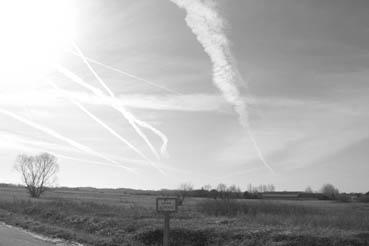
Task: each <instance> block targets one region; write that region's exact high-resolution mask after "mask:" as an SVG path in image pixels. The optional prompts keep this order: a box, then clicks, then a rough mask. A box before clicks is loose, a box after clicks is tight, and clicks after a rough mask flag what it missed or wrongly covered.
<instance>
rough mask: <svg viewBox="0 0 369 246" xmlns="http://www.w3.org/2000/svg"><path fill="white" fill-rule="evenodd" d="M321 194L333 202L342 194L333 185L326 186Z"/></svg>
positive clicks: (321, 190)
mask: <svg viewBox="0 0 369 246" xmlns="http://www.w3.org/2000/svg"><path fill="white" fill-rule="evenodd" d="M320 192H321V193H322V194H323V195H326V196H327V197H328V198H329V199H331V200H334V199H336V198H337V197H338V195H339V193H340V192H339V190H338V189H337V188H336V187H334V185H332V184H324V185H323V186H322V188H321V189H320Z"/></svg>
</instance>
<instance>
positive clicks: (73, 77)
mask: <svg viewBox="0 0 369 246" xmlns="http://www.w3.org/2000/svg"><path fill="white" fill-rule="evenodd" d="M56 68H57V70H58V71H59V72H61V73H62V74H64V75H65V76H66V77H68V78H70V79H71V80H72V81H74V82H76V83H78V84H79V85H81V86H83V87H85V88H86V89H89V90H91V91H92V92H93V93H94V94H95V95H96V96H98V97H99V98H102V99H103V100H105V98H106V97H105V95H104V94H103V93H102V92H101V91H100V90H99V89H97V88H95V87H93V86H90V85H89V84H88V83H86V82H85V81H83V79H81V78H80V77H79V76H78V75H76V74H74V73H73V72H71V71H69V70H68V69H66V68H64V67H62V66H60V65H57V66H56ZM70 98H71V97H70ZM112 106H113V107H114V108H115V109H116V110H118V111H119V112H121V113H122V111H120V110H119V108H117V107H116V104H115V103H114V104H112ZM123 112H124V113H125V115H124V116H125V117H126V118H127V120H128V121H129V123H132V117H131V114H128V113H126V111H123ZM131 125H132V124H131ZM134 127H136V128H137V126H136V125H135V124H134ZM163 142H164V144H165V143H166V142H167V139H166V138H164V139H163ZM128 146H129V147H130V148H131V149H132V150H134V151H135V152H136V153H137V154H139V155H140V156H142V152H141V151H139V150H138V148H136V147H135V146H133V144H130V143H129V144H128ZM131 146H133V147H131ZM151 146H152V145H151ZM156 156H158V154H156ZM146 159H148V158H147V157H145V160H146Z"/></svg>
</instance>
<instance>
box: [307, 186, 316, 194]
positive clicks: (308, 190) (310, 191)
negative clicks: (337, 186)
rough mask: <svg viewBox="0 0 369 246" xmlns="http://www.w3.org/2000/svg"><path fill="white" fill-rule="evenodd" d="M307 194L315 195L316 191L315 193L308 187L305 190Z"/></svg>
mask: <svg viewBox="0 0 369 246" xmlns="http://www.w3.org/2000/svg"><path fill="white" fill-rule="evenodd" d="M305 193H314V191H313V189H312V188H311V187H310V186H308V187H306V189H305Z"/></svg>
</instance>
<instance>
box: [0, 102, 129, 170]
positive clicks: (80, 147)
mask: <svg viewBox="0 0 369 246" xmlns="http://www.w3.org/2000/svg"><path fill="white" fill-rule="evenodd" d="M0 113H1V114H4V115H7V116H10V117H11V118H13V119H16V120H18V121H20V122H22V123H24V124H26V125H28V126H30V127H33V128H35V129H37V130H39V131H42V132H44V133H46V134H48V135H50V136H52V137H54V138H57V139H59V140H61V141H63V142H66V143H68V144H69V145H71V146H73V147H74V148H76V149H78V150H81V151H83V152H85V153H88V154H90V155H94V156H96V157H99V158H102V159H104V160H106V161H109V162H110V163H113V164H115V165H119V166H121V167H123V168H125V169H126V170H128V171H130V172H134V170H133V169H131V168H129V167H125V166H122V165H121V164H119V163H118V162H116V161H114V160H112V159H110V158H109V157H106V156H105V155H103V154H100V153H98V152H96V151H94V150H92V149H91V148H89V147H87V146H85V145H83V144H81V143H78V142H76V141H74V140H73V139H70V138H68V137H66V136H63V135H62V134H60V133H58V132H56V131H55V130H53V129H50V128H48V127H45V126H43V125H40V124H38V123H35V122H33V121H30V120H28V119H25V118H23V117H22V116H20V115H17V114H15V113H13V112H10V111H8V110H5V109H1V108H0Z"/></svg>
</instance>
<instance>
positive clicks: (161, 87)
mask: <svg viewBox="0 0 369 246" xmlns="http://www.w3.org/2000/svg"><path fill="white" fill-rule="evenodd" d="M68 52H69V53H71V54H73V55H76V56H78V57H80V58H83V57H82V56H81V55H79V54H78V53H77V52H74V51H68ZM85 59H86V60H87V61H89V62H91V63H94V64H96V65H99V66H102V67H104V68H106V69H109V70H111V71H114V72H117V73H120V74H123V75H125V76H127V77H130V78H132V79H135V80H138V81H141V82H144V83H146V84H149V85H151V86H153V87H156V88H158V89H161V90H165V91H167V92H170V93H174V94H177V95H182V93H180V92H178V91H175V90H173V89H170V88H168V87H165V86H162V85H159V84H158V83H155V82H152V81H150V80H147V79H144V78H141V77H138V76H137V75H134V74H132V73H129V72H126V71H123V70H122V69H119V68H116V67H113V66H110V65H107V64H105V63H102V62H99V61H97V60H95V59H92V58H89V57H86V56H85Z"/></svg>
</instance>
